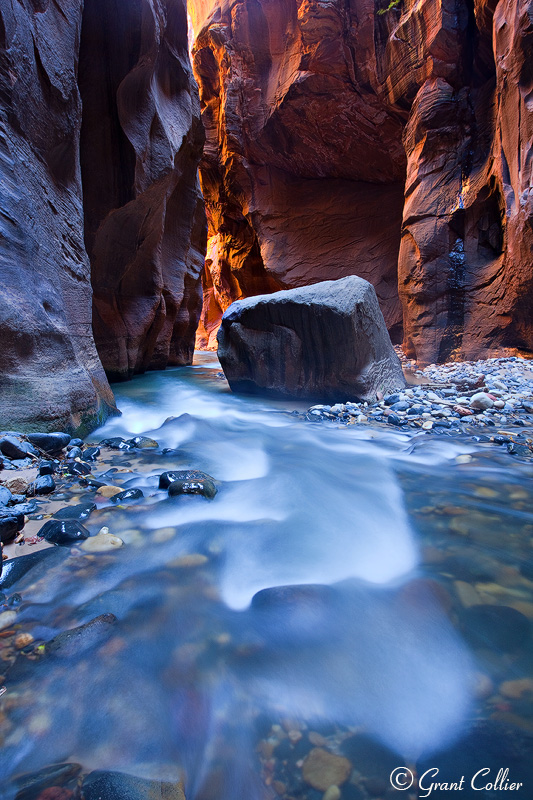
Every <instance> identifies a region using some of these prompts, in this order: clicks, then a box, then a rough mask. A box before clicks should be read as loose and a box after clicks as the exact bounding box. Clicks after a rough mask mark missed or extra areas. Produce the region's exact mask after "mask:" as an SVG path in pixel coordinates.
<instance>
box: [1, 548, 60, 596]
mask: <svg viewBox="0 0 533 800" xmlns="http://www.w3.org/2000/svg"><path fill="white" fill-rule="evenodd" d="M65 554H66V551H64V550H62V549H61V548H60V547H57V548H56V547H49V548H47V549H46V550H37V551H36V552H35V553H28V554H27V555H25V556H17V558H11V559H9V560H8V561H4V564H3V571H2V577H1V578H0V589H2V590H3V589H9V588H11V586H14V585H15V584H16V583H17V582H18V581H19V580H21V578H23V577H24V575H26V574H27V573H28V572H30V570H31V571H32V580H33V579H34V575H37V574H38V575H39V576H40V575H41V574H42V572H43V571H44V569H48V567H49V566H51V565H52V564H56V563H58V562H59V561H60V560H62V559H63V558H64V556H65ZM40 565H42V566H43V569H41V570H38V569H37V567H38V566H40ZM33 570H35V572H33Z"/></svg>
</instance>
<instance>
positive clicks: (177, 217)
mask: <svg viewBox="0 0 533 800" xmlns="http://www.w3.org/2000/svg"><path fill="white" fill-rule="evenodd" d="M79 84H80V91H81V96H82V100H83V126H82V131H81V168H82V178H83V200H84V209H85V223H86V227H85V242H86V246H87V251H88V253H89V256H90V259H91V263H92V285H93V289H94V313H93V327H94V336H95V340H96V345H97V348H98V352H99V354H100V357H101V359H102V363H103V365H104V368H105V370H106V372H107V374H108V375H109V376H110V377H112V378H113V379H126V378H129V377H131V376H132V374H133V373H135V372H143V371H144V370H146V369H161V368H164V367H165V366H167V364H168V365H181V364H189V363H190V362H191V360H192V354H193V350H194V336H195V331H196V326H197V323H198V317H199V315H200V310H201V305H202V293H201V280H200V273H201V270H202V267H203V263H204V254H205V244H206V223H205V211H204V204H203V200H202V196H201V192H200V187H199V183H198V178H197V167H198V161H199V158H200V154H201V151H202V146H203V142H204V134H203V129H202V125H201V122H200V107H199V100H198V94H197V89H196V86H195V83H194V79H193V77H192V72H191V67H190V61H189V54H188V40H187V13H186V8H185V3H184V2H183V0H128V2H127V3H124V2H123V0H85V9H84V13H83V27H82V36H81V49H80V67H79Z"/></svg>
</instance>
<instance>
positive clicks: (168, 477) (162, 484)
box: [159, 472, 201, 489]
mask: <svg viewBox="0 0 533 800" xmlns="http://www.w3.org/2000/svg"><path fill="white" fill-rule="evenodd" d="M199 474H201V473H199ZM180 475H183V472H163V473H162V474H161V475H160V476H159V488H160V489H168V487H169V486H170V484H171V483H172V481H178V480H180V478H179V476H180Z"/></svg>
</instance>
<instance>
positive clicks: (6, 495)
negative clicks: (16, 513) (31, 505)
mask: <svg viewBox="0 0 533 800" xmlns="http://www.w3.org/2000/svg"><path fill="white" fill-rule="evenodd" d="M12 498H13V495H12V494H11V492H10V491H9V489H8V488H7V486H0V506H7V504H8V503H10V502H11V500H12Z"/></svg>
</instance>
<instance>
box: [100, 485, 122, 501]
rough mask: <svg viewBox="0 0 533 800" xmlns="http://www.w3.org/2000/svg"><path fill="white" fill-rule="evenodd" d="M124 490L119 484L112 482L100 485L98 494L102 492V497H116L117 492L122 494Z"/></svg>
mask: <svg viewBox="0 0 533 800" xmlns="http://www.w3.org/2000/svg"><path fill="white" fill-rule="evenodd" d="M123 491H124V490H123V489H121V488H120V487H119V486H111V485H110V484H103V485H100V486H99V487H98V491H97V494H101V495H102V497H108V498H110V497H114V496H115V495H117V494H120V493H121V492H123Z"/></svg>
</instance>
